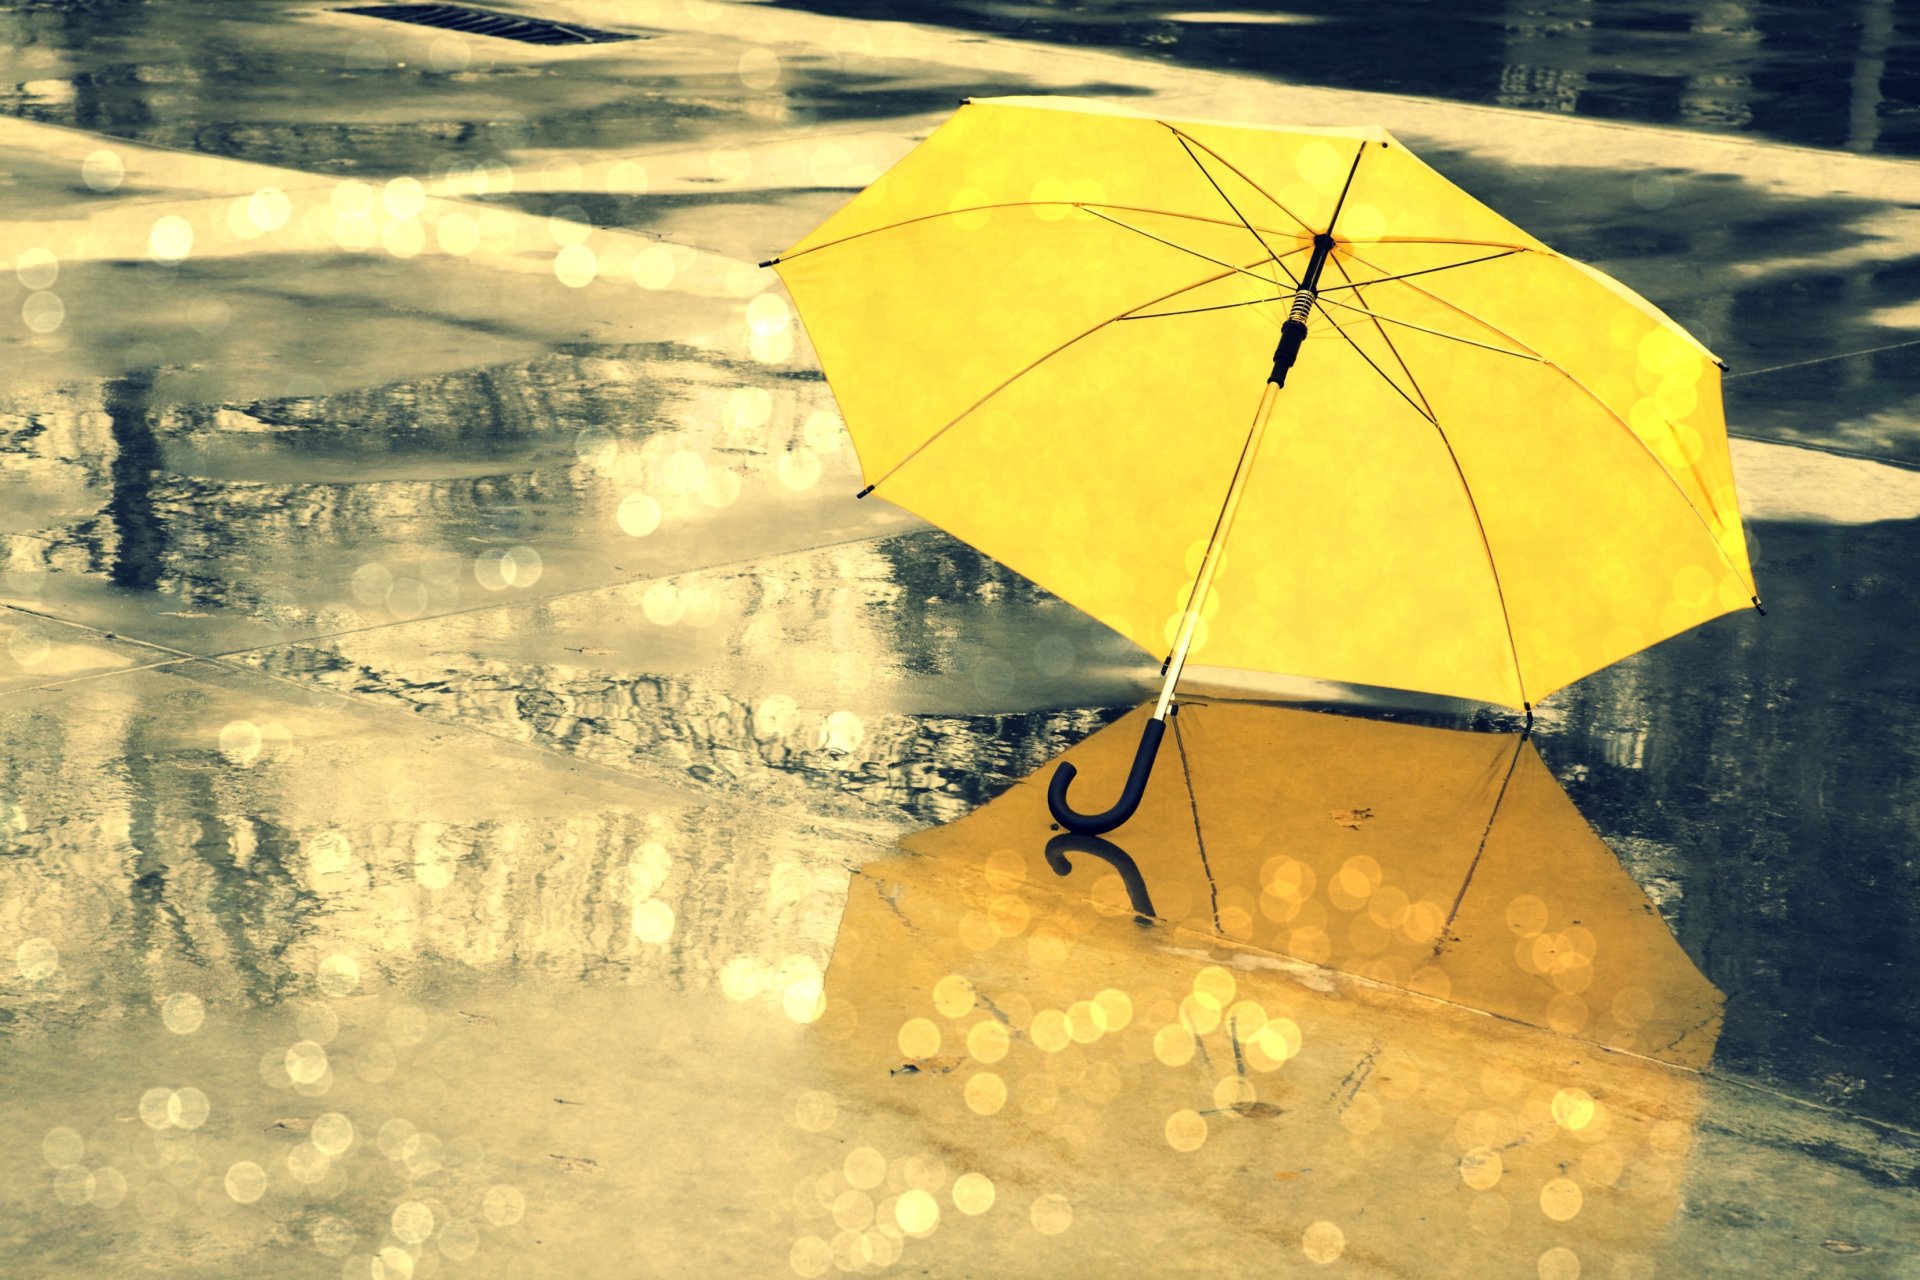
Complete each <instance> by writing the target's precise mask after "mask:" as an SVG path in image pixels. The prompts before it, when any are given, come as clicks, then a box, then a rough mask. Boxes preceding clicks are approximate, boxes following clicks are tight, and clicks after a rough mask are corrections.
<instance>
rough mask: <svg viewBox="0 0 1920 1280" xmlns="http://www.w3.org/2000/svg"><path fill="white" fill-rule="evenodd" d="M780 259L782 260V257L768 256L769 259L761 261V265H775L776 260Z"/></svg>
mask: <svg viewBox="0 0 1920 1280" xmlns="http://www.w3.org/2000/svg"><path fill="white" fill-rule="evenodd" d="M778 261H780V259H778V258H768V259H767V260H766V261H765V262H763V263H761V264H760V265H761V266H762V267H770V266H772V265H773V264H774V263H776V262H778Z"/></svg>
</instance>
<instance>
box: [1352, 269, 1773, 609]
mask: <svg viewBox="0 0 1920 1280" xmlns="http://www.w3.org/2000/svg"><path fill="white" fill-rule="evenodd" d="M1349 252H1351V251H1349ZM1354 260H1355V261H1356V262H1359V263H1360V264H1361V265H1362V266H1365V267H1368V268H1370V269H1371V270H1375V271H1378V270H1379V268H1378V267H1375V266H1374V265H1373V264H1372V263H1371V262H1368V261H1367V260H1366V259H1365V258H1362V257H1360V256H1359V255H1358V254H1355V255H1354ZM1396 283H1399V282H1396ZM1406 287H1407V288H1409V289H1412V290H1413V291H1414V292H1415V293H1418V294H1420V295H1421V296H1423V297H1426V298H1429V299H1431V300H1432V301H1434V302H1437V303H1439V304H1440V305H1441V306H1443V307H1446V308H1447V309H1448V310H1450V311H1455V312H1458V313H1459V314H1461V315H1463V316H1465V317H1466V318H1467V319H1469V320H1471V321H1473V322H1474V323H1475V324H1477V325H1480V326H1481V327H1483V328H1485V329H1486V330H1488V331H1489V332H1491V333H1493V334H1496V335H1497V336H1499V337H1501V338H1504V339H1506V340H1507V341H1508V342H1511V343H1512V344H1513V345H1514V346H1516V347H1519V348H1520V349H1521V350H1522V351H1526V352H1529V353H1531V354H1532V355H1533V356H1534V357H1535V358H1536V359H1538V360H1539V362H1540V363H1541V365H1542V366H1544V367H1545V368H1548V369H1551V370H1553V371H1554V372H1555V373H1557V374H1559V375H1560V376H1561V377H1562V378H1565V379H1566V380H1567V381H1568V382H1570V383H1572V384H1573V385H1574V387H1575V388H1576V389H1578V390H1579V391H1580V392H1581V394H1583V395H1585V396H1586V397H1587V399H1589V400H1591V401H1593V402H1594V403H1595V404H1597V405H1599V406H1600V410H1601V412H1603V413H1605V414H1606V415H1607V416H1608V417H1610V418H1612V419H1613V421H1614V423H1615V424H1616V425H1618V426H1619V427H1620V429H1621V430H1622V431H1625V432H1626V433H1627V435H1628V436H1629V437H1631V438H1632V439H1633V440H1634V442H1635V443H1637V444H1638V445H1639V446H1640V450H1641V452H1642V453H1644V454H1645V455H1646V456H1647V459H1648V460H1649V461H1650V462H1652V463H1653V465H1654V466H1655V467H1657V468H1658V469H1659V471H1660V474H1661V475H1663V476H1665V477H1666V478H1667V483H1669V484H1671V485H1672V486H1673V491H1674V492H1675V493H1677V494H1679V495H1680V500H1681V501H1682V502H1684V503H1686V504H1687V510H1689V511H1691V512H1693V518H1694V519H1696V520H1698V521H1699V522H1700V527H1701V529H1702V530H1704V531H1705V532H1706V535H1707V539H1708V541H1710V542H1712V543H1713V546H1714V549H1715V550H1716V551H1718V552H1719V553H1720V558H1721V559H1722V560H1723V561H1725V562H1726V565H1727V567H1728V568H1729V569H1732V570H1733V571H1734V572H1735V573H1736V574H1737V573H1740V566H1738V565H1737V564H1735V563H1734V562H1733V557H1732V556H1730V555H1728V554H1727V549H1726V548H1725V547H1724V546H1722V545H1721V543H1720V538H1719V535H1717V534H1716V533H1714V531H1713V526H1712V525H1710V524H1708V523H1707V517H1706V513H1705V512H1703V511H1701V510H1700V507H1699V504H1698V503H1696V502H1694V500H1693V495H1692V494H1690V493H1688V492H1687V491H1686V489H1685V488H1683V487H1682V486H1681V484H1680V478H1679V477H1678V476H1676V475H1674V474H1673V472H1672V471H1670V470H1669V469H1668V468H1667V464H1666V463H1664V462H1662V461H1660V455H1659V454H1657V453H1655V452H1654V451H1653V446H1652V445H1650V444H1648V443H1647V442H1646V441H1645V440H1642V439H1641V438H1640V433H1639V432H1638V431H1635V430H1634V429H1633V424H1632V423H1630V422H1628V421H1627V420H1626V419H1625V418H1623V417H1621V416H1620V414H1619V413H1618V412H1616V411H1615V409H1614V408H1613V406H1612V405H1610V404H1608V403H1607V402H1606V401H1605V400H1602V399H1601V398H1600V397H1599V396H1598V395H1596V394H1595V393H1594V390H1593V388H1591V387H1589V386H1588V385H1587V384H1586V383H1584V382H1582V381H1580V379H1578V378H1576V377H1574V376H1573V375H1572V374H1571V373H1568V372H1567V371H1566V370H1565V369H1563V368H1561V367H1560V366H1559V365H1557V364H1555V363H1554V362H1553V361H1552V360H1550V359H1548V358H1547V357H1546V356H1544V355H1541V354H1540V353H1539V352H1538V351H1535V350H1534V349H1533V348H1532V347H1530V346H1528V345H1527V344H1526V343H1524V342H1522V341H1520V339H1518V338H1516V337H1514V336H1513V335H1512V334H1510V333H1508V332H1506V331H1505V330H1503V329H1501V328H1499V327H1498V326H1496V325H1492V324H1489V323H1487V321H1485V320H1482V319H1481V318H1480V317H1479V316H1476V315H1474V314H1473V313H1472V312H1471V311H1468V310H1467V309H1466V308H1465V307H1462V306H1460V305H1459V304H1457V303H1454V302H1449V301H1448V300H1447V299H1445V298H1443V297H1441V296H1440V295H1439V294H1437V293H1432V292H1430V291H1428V290H1427V289H1425V288H1422V287H1421V286H1420V285H1417V284H1410V285H1407V286H1406ZM1669 425H1671V423H1669ZM1743 576H1744V577H1745V578H1746V582H1747V587H1748V589H1749V590H1751V591H1753V592H1754V594H1755V595H1758V594H1759V588H1758V587H1757V586H1756V585H1755V584H1754V581H1753V575H1752V574H1750V573H1749V574H1745V575H1743Z"/></svg>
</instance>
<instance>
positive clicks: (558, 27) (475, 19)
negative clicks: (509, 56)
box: [339, 4, 645, 44]
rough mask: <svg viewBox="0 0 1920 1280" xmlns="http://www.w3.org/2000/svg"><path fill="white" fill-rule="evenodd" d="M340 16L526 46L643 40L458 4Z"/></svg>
mask: <svg viewBox="0 0 1920 1280" xmlns="http://www.w3.org/2000/svg"><path fill="white" fill-rule="evenodd" d="M339 12H341V13H361V14H365V15H366V16H368V17H370V18H388V19H391V20H392V21H394V22H412V23H416V24H418V25H420V26H423V27H443V28H445V29H446V30H448V31H465V32H467V33H469V34H471V35H476V36H498V37H499V38H500V39H502V40H519V41H522V42H524V43H526V44H605V43H606V42H608V41H610V40H641V39H645V37H644V36H638V35H633V34H630V33H628V32H624V31H601V30H598V29H597V28H594V27H583V26H580V25H579V24H578V23H572V22H549V21H547V20H546V19H545V18H523V17H520V16H519V15H518V14H512V13H494V12H492V11H491V10H488V9H469V8H467V7H466V6H465V5H460V4H363V5H355V6H353V7H352V8H347V9H341V10H340V11H339Z"/></svg>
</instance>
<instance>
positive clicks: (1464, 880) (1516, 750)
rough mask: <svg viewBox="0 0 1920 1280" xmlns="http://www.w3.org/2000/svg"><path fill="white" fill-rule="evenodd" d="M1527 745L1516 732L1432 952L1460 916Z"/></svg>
mask: <svg viewBox="0 0 1920 1280" xmlns="http://www.w3.org/2000/svg"><path fill="white" fill-rule="evenodd" d="M1526 745H1527V735H1526V734H1524V733H1522V734H1516V735H1514V740H1513V758H1512V759H1511V760H1508V761H1507V771H1506V775H1505V776H1504V777H1502V778H1501V779H1500V791H1499V793H1498V794H1497V795H1495V796H1494V798H1493V811H1492V812H1490V813H1489V814H1487V826H1486V829H1485V830H1484V831H1482V832H1481V833H1480V844H1479V846H1478V847H1477V848H1475V849H1474V851H1473V861H1472V862H1469V863H1468V864H1467V874H1466V875H1465V876H1463V877H1461V879H1460V892H1458V893H1456V894H1454V895H1453V907H1452V908H1451V909H1450V910H1449V911H1448V912H1447V922H1446V923H1445V924H1444V925H1442V926H1440V936H1439V938H1438V939H1436V940H1435V942H1434V944H1433V954H1435V955H1436V956H1437V955H1439V954H1440V952H1441V950H1442V949H1443V948H1444V947H1445V946H1446V944H1447V931H1448V930H1450V929H1452V928H1453V922H1454V921H1455V920H1457V919H1459V917H1460V904H1461V903H1462V902H1465V901H1466V900H1467V890H1468V889H1469V888H1470V887H1471V886H1472V885H1473V873H1474V872H1475V871H1477V870H1479V868H1480V858H1481V856H1482V855H1483V854H1485V853H1486V851H1487V840H1488V838H1489V837H1491V836H1492V835H1493V824H1494V823H1495V822H1497V821H1499V819H1500V806H1501V805H1502V804H1503V803H1505V801H1506V798H1507V788H1508V787H1509V786H1511V785H1512V783H1513V771H1514V770H1515V769H1516V768H1518V767H1519V765H1520V752H1521V750H1522V749H1523V748H1524V747H1525V746H1526Z"/></svg>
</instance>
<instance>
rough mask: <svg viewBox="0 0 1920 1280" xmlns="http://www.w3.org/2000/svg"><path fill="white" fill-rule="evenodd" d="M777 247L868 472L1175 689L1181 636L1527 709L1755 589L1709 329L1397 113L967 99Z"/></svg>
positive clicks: (1212, 648) (887, 494)
mask: <svg viewBox="0 0 1920 1280" xmlns="http://www.w3.org/2000/svg"><path fill="white" fill-rule="evenodd" d="M772 265H775V266H777V268H778V270H779V272H780V275H781V278H782V279H783V280H784V281H785V283H786V285H787V287H788V289H789V290H790V292H791V294H792V296H793V299H794V302H795V305H796V307H797V309H798V311H799V313H800V317H801V319H802V321H803V322H804V324H805V325H806V329H807V332H808V335H809V337H810V338H811V339H812V341H813V344H814V347H815V350H816V351H817V353H818V355H819V359H820V362H821V366H822V368H823V369H824V371H825V373H826V375H827V377H828V380H829V382H830V383H831V385H832V387H833V390H834V394H835V396H836V398H837V399H838V402H839V405H840V408H841V411H842V414H843V416H844V418H845V420H846V423H847V427H848V430H849V432H850V434H851V435H852V438H853V441H854V444H855V447H856V448H857V450H858V452H859V456H860V461H861V466H862V468H863V472H864V476H865V479H866V481H867V483H868V487H869V489H870V490H873V491H876V492H877V493H878V495H879V496H881V497H883V498H886V499H887V500H889V501H892V502H895V503H898V504H899V505H901V506H904V507H906V508H908V509H910V510H912V511H915V512H918V513H919V514H921V515H923V516H925V517H926V518H927V519H929V520H931V521H932V522H933V523H935V524H937V525H939V526H941V527H942V528H945V529H947V530H949V531H951V532H952V533H954V534H955V535H956V536H958V537H960V538H962V539H964V540H966V541H967V542H969V543H972V544H973V545H974V546H976V547H978V548H979V549H980V550H982V551H984V552H985V553H987V554H988V555H991V556H993V557H994V558H995V559H997V560H1000V561H1001V562H1003V563H1005V564H1006V565H1008V566H1009V567H1011V568H1013V569H1014V570H1016V571H1018V572H1020V573H1022V574H1024V575H1026V576H1028V577H1030V578H1032V579H1033V580H1034V581H1035V582H1037V583H1039V584H1040V585H1041V586H1043V587H1046V588H1047V589H1049V590H1051V591H1053V592H1055V593H1056V594H1058V595H1059V596H1061V597H1062V598H1064V599H1066V600H1068V601H1069V602H1071V603H1073V604H1075V605H1077V606H1079V607H1080V608H1082V609H1084V610H1086V611H1087V612H1088V613H1090V614H1092V615H1093V616H1095V617H1096V618H1098V619H1100V620H1101V621H1102V622H1104V623H1106V624H1107V625H1108V626H1110V627H1112V628H1113V629H1114V630H1116V631H1118V632H1120V633H1121V634H1122V635H1125V636H1127V637H1128V638H1130V639H1132V640H1133V641H1135V642H1136V643H1138V644H1139V645H1140V646H1141V647H1143V648H1144V649H1146V650H1148V651H1149V652H1151V653H1154V654H1156V655H1161V654H1165V655H1168V657H1169V665H1170V667H1171V672H1170V675H1169V678H1168V685H1167V690H1166V692H1165V694H1164V695H1163V698H1162V703H1161V710H1160V713H1159V714H1160V716H1161V717H1163V716H1164V710H1165V705H1166V702H1167V700H1168V698H1170V696H1171V688H1172V681H1173V680H1174V679H1177V677H1178V674H1179V666H1180V664H1181V663H1182V662H1183V661H1184V660H1185V658H1186V656H1187V654H1188V653H1191V654H1192V655H1193V656H1195V657H1196V658H1197V659H1199V660H1201V661H1204V662H1207V663H1209V664H1212V665H1216V666H1222V667H1230V668H1245V669H1250V670H1256V671H1263V672H1279V673H1287V674H1294V675H1304V676H1313V677H1319V678H1325V679H1333V680H1340V681H1346V682H1350V683H1357V684H1368V685H1379V686H1386V687H1391V688H1400V689H1409V690H1417V691H1423V692H1430V693H1439V694H1448V695H1454V696H1459V697H1464V698H1472V699H1478V700H1482V701H1486V702H1492V703H1497V704H1502V705H1506V706H1510V707H1514V708H1526V709H1528V710H1530V709H1531V704H1532V703H1533V702H1536V701H1538V700H1539V699H1540V698H1541V697H1543V696H1545V695H1546V694H1548V693H1550V692H1552V691H1553V690H1555V689H1558V688H1560V687H1562V686H1563V685H1566V684H1568V683H1570V682H1572V681H1574V680H1577V679H1579V678H1580V677H1582V676H1584V675H1586V674H1588V673H1589V672H1592V671H1594V670H1597V669H1598V668H1600V667H1603V666H1605V665H1607V664H1608V663H1610V662H1613V661H1615V660H1617V659H1619V658H1622V657H1624V656H1626V655H1628V654H1630V653H1633V652H1635V651H1637V650H1639V649H1641V648H1644V647H1645V646H1647V645H1649V644H1652V643H1654V642H1656V641H1659V640H1661V639H1664V638H1666V637H1667V636H1670V635H1673V634H1675V633H1676V632H1679V631H1682V630H1684V629H1686V628H1688V627H1691V626H1694V625H1695V624H1697V623H1700V622H1703V621H1705V620H1707V619H1709V618H1713V617H1716V616H1718V615H1720V614H1722V613H1725V612H1728V611H1730V610H1733V609H1738V608H1741V607H1743V606H1745V605H1747V604H1748V603H1749V602H1753V603H1755V604H1757V603H1758V599H1757V594H1756V590H1755V587H1754V584H1753V579H1752V574H1751V571H1750V568H1749V565H1748V560H1747V553H1746V543H1745V537H1744V535H1743V533H1742V531H1741V524H1740V514H1739V510H1738V506H1737V503H1736V500H1735V493H1734V483H1733V472H1732V465H1731V461H1730V459H1729V456H1728V450H1727V442H1726V428H1725V423H1724V419H1723V417H1722V411H1721V401H1720V366H1719V365H1718V362H1717V361H1716V360H1715V358H1714V357H1713V356H1712V354H1711V353H1709V352H1708V351H1707V350H1706V349H1705V348H1704V347H1702V346H1701V345H1700V344H1699V343H1698V342H1697V341H1695V340H1694V339H1693V338H1692V337H1691V336H1689V335H1688V334H1687V333H1686V332H1685V331H1684V330H1683V329H1681V328H1680V327H1679V326H1678V325H1676V324H1675V323H1674V322H1673V321H1671V320H1670V319H1668V318H1667V317H1666V316H1665V315H1663V314H1662V313H1661V312H1660V311H1659V310H1657V309H1656V308H1655V307H1653V306H1652V305H1651V304H1649V303H1647V302H1646V301H1645V300H1644V299H1642V298H1640V297H1639V296H1638V295H1637V294H1635V293H1633V292H1632V291H1631V290H1629V289H1627V288H1625V287H1624V286H1622V285H1620V284H1619V283H1618V282H1616V281H1613V280H1611V279H1609V278H1607V277H1606V276H1604V275H1602V274H1601V273H1599V272H1597V271H1595V270H1593V269H1592V268H1590V267H1587V266H1584V265H1582V264H1580V263H1578V262H1575V261H1573V260H1571V259H1568V258H1565V257H1563V256H1561V255H1559V254H1556V253H1554V252H1553V251H1552V250H1551V249H1549V248H1547V246H1545V245H1544V244H1542V243H1541V242H1540V241H1538V240H1536V239H1535V238H1533V237H1532V236H1530V235H1528V234H1527V233H1526V232H1524V231H1522V230H1520V229H1519V228H1518V227H1516V226H1514V225H1513V224H1512V223H1511V222H1508V221H1507V220H1506V219H1505V218H1503V217H1501V216H1500V215H1499V214H1497V213H1495V212H1493V211H1492V210H1491V209H1488V208H1487V207H1486V206H1484V205H1482V204H1480V203H1479V202H1478V201H1476V200H1474V199H1473V198H1472V197H1471V196H1469V195H1467V194H1466V193H1465V192H1463V191H1461V190H1460V189H1459V188H1458V187H1456V186H1454V185H1453V184H1452V183H1451V182H1449V181H1447V180H1446V179H1445V178H1443V177H1441V176H1440V175H1439V174H1437V173H1436V172H1434V171H1433V170H1432V169H1431V168H1429V167H1428V166H1427V165H1425V164H1424V163H1422V162H1421V161H1420V160H1418V159H1417V158H1415V157H1414V156H1413V155H1412V154H1411V153H1410V152H1409V151H1408V150H1407V149H1406V148H1405V147H1403V146H1402V145H1400V144H1399V143H1398V142H1397V141H1395V140H1394V139H1393V138H1392V137H1390V136H1389V135H1388V134H1387V133H1386V132H1384V131H1383V130H1380V129H1375V128H1364V129H1282V128H1262V127H1255V126H1246V125H1232V124H1221V123H1213V122H1203V121H1186V120H1168V119H1158V118H1154V117H1150V116H1145V115H1140V114H1136V113H1132V112H1129V111H1125V110H1122V109H1119V108H1115V107H1112V106H1108V105H1105V104H1102V103H1098V102H1091V101H1085V100H1075V99H1061V98H1051V99H1049V98H1001V99H990V100H974V101H972V102H971V103H969V104H967V105H964V106H963V107H962V108H961V109H960V110H959V111H958V112H957V113H956V114H955V115H954V116H953V117H952V118H951V119H949V120H948V121H947V122H946V123H944V124H942V125H941V126H940V127H939V128H938V129H936V130H935V131H934V132H933V134H932V135H931V136H930V137H928V138H927V139H926V141H924V142H923V143H921V144H920V145H919V146H918V147H916V148H915V149H914V150H913V151H912V152H911V153H909V154H908V155H907V156H906V157H905V158H904V159H903V160H901V161H900V163H898V164H897V165H895V166H894V167H893V168H892V169H891V170H889V171H888V172H887V173H886V174H885V175H883V176H882V177H881V178H880V179H879V180H878V181H877V182H875V183H874V184H873V185H872V186H871V187H869V188H867V189H866V190H865V191H863V192H861V193H860V195H858V196H857V197H855V198H854V199H853V200H852V201H851V202H850V203H848V204H847V205H846V206H845V207H844V208H842V209H841V210H840V211H838V212H837V213H835V214H834V215H833V216H832V217H830V218H828V219H827V221H826V222H824V223H823V224H821V225H820V226H819V227H818V228H816V229H815V230H814V231H813V232H812V233H811V234H809V235H808V236H807V237H806V238H804V239H803V240H801V241H800V243H798V244H797V245H795V246H794V247H793V248H792V249H790V250H788V251H787V252H786V253H784V254H782V255H780V256H779V257H778V258H776V259H775V260H774V261H773V264H772ZM1290 369H1291V373H1289V370H1290ZM1282 386H1284V388H1285V394H1284V395H1283V396H1277V395H1276V392H1277V391H1278V389H1279V388H1280V387H1282ZM1269 417H1271V429H1270V430H1269ZM1250 423H1251V426H1250V425H1249V424H1250ZM1263 439H1264V444H1263ZM1157 722H1158V721H1156V723H1157ZM1155 745H1157V737H1156V739H1155Z"/></svg>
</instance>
